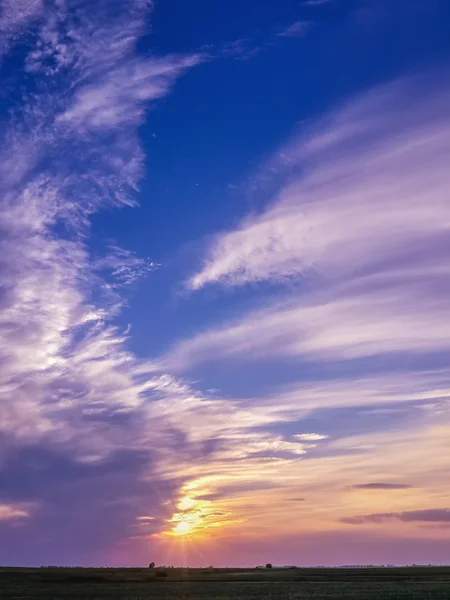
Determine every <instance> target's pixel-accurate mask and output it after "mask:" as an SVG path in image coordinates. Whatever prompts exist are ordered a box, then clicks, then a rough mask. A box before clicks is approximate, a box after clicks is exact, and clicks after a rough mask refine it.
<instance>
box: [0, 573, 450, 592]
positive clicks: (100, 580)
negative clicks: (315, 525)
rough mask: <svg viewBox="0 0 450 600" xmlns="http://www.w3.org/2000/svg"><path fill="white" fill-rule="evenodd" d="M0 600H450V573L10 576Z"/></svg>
mask: <svg viewBox="0 0 450 600" xmlns="http://www.w3.org/2000/svg"><path fill="white" fill-rule="evenodd" d="M0 598H1V600H19V599H20V600H60V599H64V600H147V599H148V600H231V599H236V600H247V599H248V600H332V599H334V598H340V599H342V600H347V599H348V600H391V599H392V600H394V599H399V600H400V599H411V600H412V599H416V600H422V599H423V600H427V599H428V600H450V568H446V567H407V568H364V569H328V568H323V569H322V568H321V569H276V568H274V569H264V570H258V569H212V568H211V569H163V568H161V569H159V568H156V569H70V568H67V569H66V568H41V569H8V568H3V569H2V568H0Z"/></svg>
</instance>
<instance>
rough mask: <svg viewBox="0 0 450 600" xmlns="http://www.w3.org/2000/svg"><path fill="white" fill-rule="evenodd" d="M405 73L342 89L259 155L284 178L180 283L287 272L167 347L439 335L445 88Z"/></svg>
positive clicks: (388, 348) (403, 346)
mask: <svg viewBox="0 0 450 600" xmlns="http://www.w3.org/2000/svg"><path fill="white" fill-rule="evenodd" d="M417 85H418V82H402V83H399V84H392V85H390V86H386V87H384V88H381V89H378V90H375V91H373V92H371V93H368V94H366V95H365V96H363V97H362V98H360V99H358V100H355V101H353V102H351V103H350V104H348V105H347V106H346V107H344V108H342V109H341V110H339V111H337V112H335V113H334V114H332V115H331V116H329V117H328V118H327V119H325V121H324V125H322V126H318V127H315V128H313V132H312V133H310V134H308V135H307V136H305V137H301V138H300V140H295V141H293V142H292V143H291V144H290V145H288V146H287V147H285V148H284V149H282V150H281V151H280V152H279V153H278V154H277V156H276V157H275V159H274V160H273V161H272V162H271V163H269V165H267V166H266V167H265V170H266V171H267V170H268V171H269V172H270V173H272V176H273V177H275V176H276V177H277V178H278V180H279V179H281V181H282V182H284V183H282V184H281V186H280V189H279V191H278V192H277V193H276V194H275V195H274V198H273V200H272V202H271V203H270V204H269V205H268V206H267V208H266V209H265V210H263V212H262V213H261V214H259V215H251V216H249V217H247V218H245V219H244V220H242V221H241V223H239V224H238V226H237V227H236V228H235V229H234V230H232V231H230V232H225V233H223V234H220V235H219V236H217V238H216V239H215V241H214V242H213V244H212V245H211V247H210V250H209V252H208V254H207V258H206V261H205V263H204V266H203V268H202V269H201V270H200V271H199V272H198V273H196V274H195V275H194V276H193V277H192V278H191V279H190V280H189V282H188V285H189V286H190V287H191V289H193V290H198V289H200V288H202V287H204V286H206V285H208V284H209V285H211V284H220V285H226V286H229V287H238V286H242V285H245V284H258V283H260V282H266V281H267V282H270V283H272V284H275V285H277V286H280V285H283V284H286V283H288V282H289V283H290V284H292V283H296V284H297V282H298V284H297V285H296V287H294V290H292V289H291V288H288V291H287V292H286V293H284V294H282V295H281V296H280V295H279V297H278V299H277V300H276V301H272V302H271V303H268V304H267V306H266V307H263V308H262V309H261V308H259V309H258V310H257V311H253V312H250V313H248V314H246V315H245V316H244V317H242V318H236V319H235V320H234V321H231V322H230V323H228V324H225V325H223V326H221V327H218V328H215V329H211V330H209V331H206V332H205V333H202V334H199V335H198V336H196V337H193V338H192V339H190V340H186V342H183V343H182V344H180V346H179V347H178V348H176V349H175V356H178V357H179V359H180V360H181V361H182V360H183V359H182V358H181V355H180V353H183V354H186V355H189V359H188V360H189V362H190V363H194V362H195V361H196V360H198V361H203V360H204V359H207V360H210V359H211V357H220V356H230V357H231V356H238V355H243V354H245V355H246V356H251V357H257V356H273V355H280V356H303V357H313V358H314V359H315V360H316V359H327V360H329V359H337V358H338V357H340V358H357V357H364V356H374V355H379V354H389V353H394V352H395V353H399V352H402V353H428V352H432V351H442V350H444V349H446V348H448V339H449V334H450V330H448V329H447V328H446V327H445V325H444V324H445V323H447V322H450V321H449V316H450V315H449V314H448V293H449V286H448V282H449V280H450V272H449V270H448V268H447V264H446V261H445V258H444V257H445V256H446V254H447V251H448V249H449V248H448V243H447V241H446V240H447V237H448V236H447V232H448V222H449V215H450V213H449V205H448V202H447V201H446V197H447V195H448V193H449V191H450V180H449V178H448V175H447V170H446V165H447V162H448V159H449V156H450V144H449V142H448V140H449V139H450V137H449V135H448V133H449V131H450V121H449V119H448V112H447V111H446V108H445V107H446V105H447V99H448V94H447V92H446V91H443V92H441V93H440V94H437V95H434V96H430V95H428V96H427V95H424V94H421V95H420V94H419V95H418V96H417V98H416V99H415V100H407V96H408V94H410V93H411V90H414V89H417V87H416V86H417ZM438 290H439V291H438ZM437 291H438V293H437ZM208 357H209V358H208Z"/></svg>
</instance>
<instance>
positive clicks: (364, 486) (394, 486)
mask: <svg viewBox="0 0 450 600" xmlns="http://www.w3.org/2000/svg"><path fill="white" fill-rule="evenodd" d="M351 487H352V488H353V489H355V490H409V489H411V486H410V485H406V484H405V483H378V482H374V483H358V484H356V485H352V486H351Z"/></svg>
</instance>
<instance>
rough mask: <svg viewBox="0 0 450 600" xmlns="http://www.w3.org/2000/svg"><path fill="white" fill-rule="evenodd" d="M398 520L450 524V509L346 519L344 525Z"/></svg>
mask: <svg viewBox="0 0 450 600" xmlns="http://www.w3.org/2000/svg"><path fill="white" fill-rule="evenodd" d="M390 520H398V521H403V522H406V523H410V522H420V523H448V522H450V509H448V508H435V509H424V510H410V511H405V512H392V513H375V514H373V515H363V516H361V517H346V518H344V519H342V521H343V522H344V523H348V524H350V525H363V524H365V523H377V524H379V523H384V522H385V521H390Z"/></svg>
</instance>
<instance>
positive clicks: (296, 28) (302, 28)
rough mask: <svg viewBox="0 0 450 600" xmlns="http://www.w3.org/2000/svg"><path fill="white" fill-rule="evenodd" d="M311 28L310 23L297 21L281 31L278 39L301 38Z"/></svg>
mask: <svg viewBox="0 0 450 600" xmlns="http://www.w3.org/2000/svg"><path fill="white" fill-rule="evenodd" d="M310 28H311V23H310V22H309V21H296V22H295V23H292V24H291V25H288V26H287V27H284V28H282V29H280V30H279V31H278V33H277V36H278V37H300V36H302V35H305V34H306V33H307V32H308V31H309V29H310Z"/></svg>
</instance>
